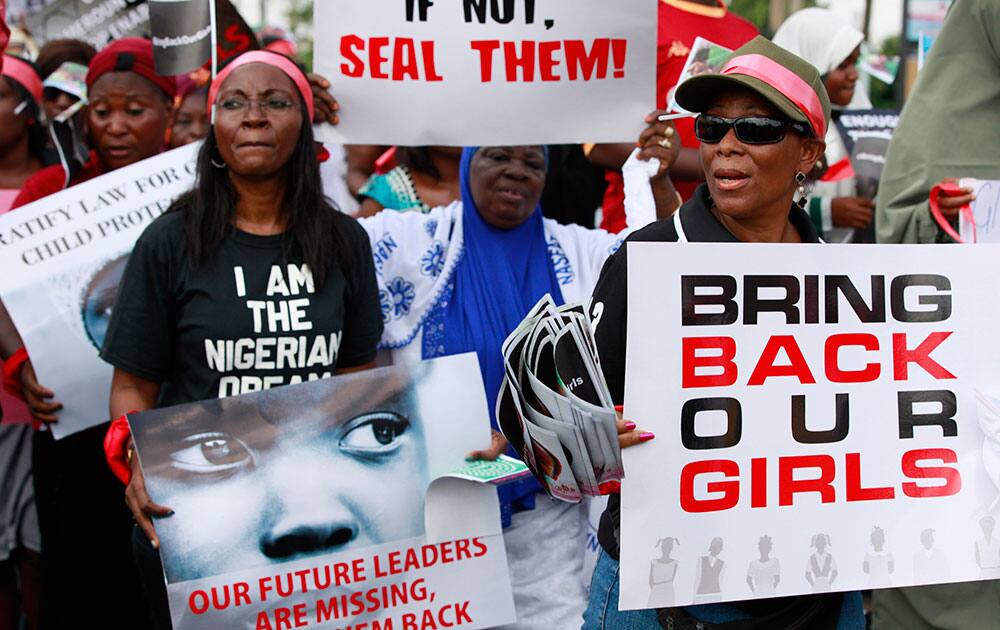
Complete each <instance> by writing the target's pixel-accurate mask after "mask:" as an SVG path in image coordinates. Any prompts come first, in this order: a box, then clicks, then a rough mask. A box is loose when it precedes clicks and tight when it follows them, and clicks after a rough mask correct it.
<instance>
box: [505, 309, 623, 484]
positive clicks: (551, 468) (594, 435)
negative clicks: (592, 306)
mask: <svg viewBox="0 0 1000 630" xmlns="http://www.w3.org/2000/svg"><path fill="white" fill-rule="evenodd" d="M503 356H504V365H505V368H506V376H505V378H504V382H503V385H502V387H501V390H500V396H499V397H498V398H497V409H496V417H497V422H498V424H499V425H500V430H501V431H502V432H503V434H504V436H505V437H506V438H507V440H508V441H509V442H510V444H511V445H512V446H513V447H514V449H515V450H516V451H517V452H518V454H520V456H521V458H522V459H523V460H524V461H525V463H527V465H528V468H530V469H531V472H532V473H534V475H535V478H536V479H538V482H539V483H540V484H541V485H542V487H543V488H545V490H546V492H548V493H549V495H551V496H553V497H555V498H557V499H561V500H563V501H568V502H571V503H577V502H579V501H581V500H582V499H583V497H584V496H600V495H602V494H608V493H609V492H610V491H611V489H612V488H616V487H617V485H618V484H617V482H618V481H620V480H621V479H622V477H623V476H624V471H623V468H622V454H621V448H620V447H619V445H618V430H617V427H616V419H617V415H616V413H615V408H614V403H612V401H611V393H610V392H609V390H608V385H607V383H606V382H605V381H604V374H603V372H602V371H601V365H600V361H599V360H598V357H597V345H596V343H595V342H594V334H593V331H592V329H591V326H590V319H589V318H588V317H587V312H586V309H585V308H584V307H583V306H582V305H579V304H568V305H565V306H561V307H556V305H555V303H554V302H553V301H552V298H551V297H550V296H549V295H546V296H545V297H543V298H542V299H541V300H540V301H539V302H538V304H536V305H535V306H534V307H533V308H532V309H531V311H529V313H528V316H527V317H526V318H525V319H524V321H522V322H521V324H520V325H519V326H518V327H517V329H516V330H514V332H512V333H511V334H510V336H509V337H507V339H506V341H504V344H503Z"/></svg>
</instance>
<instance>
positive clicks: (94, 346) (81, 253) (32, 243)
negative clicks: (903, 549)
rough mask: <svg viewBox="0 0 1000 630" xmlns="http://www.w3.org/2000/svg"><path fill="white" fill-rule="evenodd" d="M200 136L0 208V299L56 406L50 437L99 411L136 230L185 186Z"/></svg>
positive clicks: (96, 420) (97, 416) (84, 424)
mask: <svg viewBox="0 0 1000 630" xmlns="http://www.w3.org/2000/svg"><path fill="white" fill-rule="evenodd" d="M199 147H200V143H195V144H190V145H188V146H185V147H181V148H179V149H175V150H173V151H169V152H167V153H163V154H161V155H157V156H155V157H151V158H149V159H146V160H143V161H141V162H137V163H136V164H132V165H131V166H126V167H124V168H121V169H118V170H116V171H115V172H114V173H109V174H107V175H102V176H101V177H96V178H94V179H92V180H89V181H87V182H84V183H82V184H78V185H76V186H72V187H70V188H67V189H66V190H61V191H59V192H57V193H55V194H52V195H49V196H47V197H45V198H44V199H40V200H38V201H36V202H34V203H31V204H28V205H26V206H23V207H21V208H18V209H17V210H16V211H15V212H8V213H6V214H4V215H0V269H3V270H4V272H3V273H0V299H2V300H3V304H4V306H5V307H6V308H7V311H8V312H9V313H10V316H11V318H12V319H13V320H14V324H15V326H17V330H18V332H19V333H20V335H21V338H22V339H23V340H24V344H25V347H26V348H27V349H28V354H29V355H30V356H31V363H32V366H33V367H34V369H35V374H36V375H37V376H38V381H39V383H41V384H42V385H44V386H45V387H48V388H49V389H51V390H52V391H53V392H55V395H56V396H55V399H56V400H58V401H59V402H61V403H62V404H63V408H62V410H61V411H60V412H59V414H58V415H59V422H57V423H55V424H53V425H51V428H52V433H53V435H54V436H55V437H56V438H57V439H61V438H63V437H66V436H67V435H72V434H73V433H76V432H78V431H82V430H84V429H87V428H90V427H92V426H94V425H97V424H100V423H102V422H107V419H108V392H109V391H110V389H111V372H112V370H111V366H109V365H108V364H107V363H105V362H104V361H102V360H101V359H100V357H99V356H98V352H100V349H101V346H102V344H103V343H104V336H105V333H106V332H107V328H108V322H109V321H110V319H111V312H112V311H113V310H114V307H115V303H116V300H117V297H118V283H119V281H120V280H121V278H122V273H123V272H124V270H125V264H126V262H127V261H128V256H129V254H130V253H131V251H132V248H133V246H134V245H135V241H136V239H138V238H139V235H140V234H142V231H143V230H144V229H145V228H146V227H147V226H148V225H149V224H150V223H152V222H153V221H154V220H155V219H156V218H157V217H159V216H160V215H161V214H163V212H165V211H166V210H167V208H169V207H170V204H171V203H172V202H173V200H174V199H175V198H177V197H178V196H179V195H181V194H182V193H185V192H187V191H188V190H190V189H191V188H192V187H193V186H194V168H195V158H196V156H197V154H198V149H199Z"/></svg>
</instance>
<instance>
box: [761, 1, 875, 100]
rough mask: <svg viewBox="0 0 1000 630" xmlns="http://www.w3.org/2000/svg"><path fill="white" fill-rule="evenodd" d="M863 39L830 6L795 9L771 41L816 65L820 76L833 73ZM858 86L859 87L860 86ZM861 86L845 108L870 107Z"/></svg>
mask: <svg viewBox="0 0 1000 630" xmlns="http://www.w3.org/2000/svg"><path fill="white" fill-rule="evenodd" d="M864 40H865V35H864V33H862V32H861V31H859V30H858V29H856V28H854V27H853V26H851V24H850V23H849V22H848V21H847V20H846V19H844V18H843V17H842V16H840V15H839V14H837V13H834V12H833V11H830V10H829V9H820V8H811V9H803V10H801V11H796V12H795V13H793V14H792V15H790V16H789V17H788V19H787V20H785V22H784V23H783V24H782V25H781V26H780V27H779V28H778V31H777V32H776V33H775V34H774V38H773V40H772V41H773V42H774V43H775V44H777V45H779V46H781V47H782V48H784V49H785V50H787V51H788V52H790V53H793V54H796V55H798V56H799V57H802V58H803V59H805V60H806V61H808V62H809V63H811V64H812V65H814V66H816V69H817V70H819V73H820V74H821V75H826V74H829V73H830V72H832V71H833V70H835V69H836V68H837V66H839V65H840V64H842V63H843V62H844V60H845V59H847V58H848V57H849V56H850V55H851V53H852V52H854V49H855V48H857V47H858V46H859V45H860V44H861V42H863V41H864ZM859 87H860V86H859ZM871 106H872V105H871V101H870V100H869V99H868V95H867V94H865V91H864V90H863V89H858V90H855V91H854V98H853V99H852V100H851V103H850V105H848V106H847V109H867V108H870V107H871Z"/></svg>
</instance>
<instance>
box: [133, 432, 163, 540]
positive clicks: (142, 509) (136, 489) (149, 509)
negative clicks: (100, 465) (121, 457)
mask: <svg viewBox="0 0 1000 630" xmlns="http://www.w3.org/2000/svg"><path fill="white" fill-rule="evenodd" d="M129 448H132V446H131V445H130V446H129ZM131 466H132V479H131V481H129V482H128V487H126V488H125V503H126V504H127V505H128V509H130V510H132V518H134V519H135V522H136V523H138V524H139V528H140V529H142V532H143V533H144V534H146V537H147V538H149V542H150V544H152V545H153V548H154V549H159V548H160V538H159V537H158V536H157V535H156V528H155V527H153V518H152V517H154V516H161V517H162V516H171V515H172V514H173V513H174V511H173V510H171V509H170V508H168V507H163V506H162V505H158V504H156V503H153V500H152V499H150V498H149V494H148V493H147V492H146V478H145V477H143V475H142V468H141V467H140V466H139V459H138V458H137V457H133V458H132V463H131Z"/></svg>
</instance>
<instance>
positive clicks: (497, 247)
mask: <svg viewBox="0 0 1000 630" xmlns="http://www.w3.org/2000/svg"><path fill="white" fill-rule="evenodd" d="M478 150H479V147H468V148H466V149H464V150H463V151H462V161H461V165H460V171H459V177H460V178H461V184H462V235H463V240H464V244H463V251H462V258H461V260H460V261H459V262H458V265H457V266H456V268H455V275H454V282H455V284H454V286H455V289H454V293H453V294H452V299H451V300H450V302H449V303H448V306H447V308H446V311H445V321H444V324H445V327H444V350H445V351H444V354H445V355H451V354H460V353H463V352H476V354H478V355H479V369H480V371H481V372H482V375H483V383H484V384H485V385H486V398H487V401H488V402H489V406H490V420H491V424H492V425H493V428H494V429H496V428H497V421H496V418H495V417H494V415H495V409H496V400H497V394H499V392H500V384H501V383H502V382H503V376H504V367H503V355H502V353H501V350H500V347H501V345H502V344H503V341H504V339H506V338H507V335H509V334H510V333H511V331H513V330H514V329H515V328H516V327H517V325H518V324H520V323H521V320H522V319H523V318H524V316H525V315H526V314H527V312H528V310H529V309H530V308H531V307H532V306H534V305H535V303H536V302H537V301H538V300H539V299H541V297H542V296H543V295H545V294H546V293H549V294H551V295H552V299H553V300H555V302H556V304H562V303H563V298H562V292H561V291H560V289H559V282H558V280H557V279H556V274H555V270H554V269H553V268H552V262H551V259H550V258H549V252H548V247H547V245H546V243H545V229H544V226H543V223H542V209H541V206H537V207H536V208H535V210H534V212H532V213H531V216H529V217H528V220H527V221H525V222H524V223H522V224H521V225H519V226H517V227H516V228H514V229H512V230H502V229H499V228H495V227H493V226H491V225H489V224H488V223H486V221H484V220H483V219H482V217H481V216H480V215H479V208H478V206H477V205H476V201H475V199H473V198H472V188H471V186H470V185H469V171H470V165H471V164H472V158H473V156H474V155H475V154H476V152H477V151H478ZM547 158H548V153H546V162H547V161H548V160H547ZM540 489H541V488H540V487H539V485H538V483H537V482H536V481H535V480H534V479H529V480H527V481H522V482H518V483H513V484H508V485H506V486H502V487H501V488H500V501H501V503H502V508H503V517H504V521H505V524H506V522H507V521H508V519H509V516H510V514H511V511H512V509H511V508H512V506H513V511H518V510H520V509H531V508H533V507H534V495H535V493H536V492H537V491H538V490H540Z"/></svg>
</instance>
